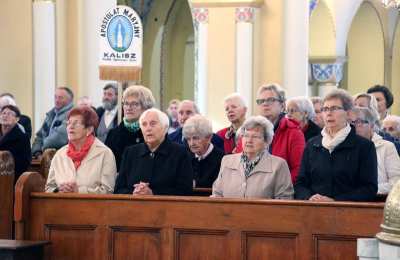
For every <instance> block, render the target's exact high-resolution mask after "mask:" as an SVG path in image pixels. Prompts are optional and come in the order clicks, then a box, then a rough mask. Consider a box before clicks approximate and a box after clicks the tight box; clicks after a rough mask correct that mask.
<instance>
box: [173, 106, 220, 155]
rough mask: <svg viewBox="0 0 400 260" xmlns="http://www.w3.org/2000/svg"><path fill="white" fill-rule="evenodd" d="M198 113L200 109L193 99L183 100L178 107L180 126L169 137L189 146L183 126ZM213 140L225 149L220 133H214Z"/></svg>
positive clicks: (216, 144) (217, 145)
mask: <svg viewBox="0 0 400 260" xmlns="http://www.w3.org/2000/svg"><path fill="white" fill-rule="evenodd" d="M197 114H199V109H198V108H197V106H196V104H195V103H194V102H193V101H191V100H183V101H182V102H181V103H180V104H179V107H178V122H179V126H180V127H179V128H178V129H177V130H176V131H175V132H173V133H171V134H169V135H168V139H169V140H171V141H173V142H175V143H178V144H181V145H184V146H186V147H187V146H188V144H187V142H186V140H185V139H184V137H183V135H182V127H183V125H184V124H185V122H186V120H187V119H189V118H190V117H192V116H194V115H197ZM211 142H212V143H213V144H214V145H215V146H216V147H218V148H219V149H220V150H222V151H223V150H224V141H223V140H222V139H221V137H219V136H218V135H216V134H213V135H212V138H211Z"/></svg>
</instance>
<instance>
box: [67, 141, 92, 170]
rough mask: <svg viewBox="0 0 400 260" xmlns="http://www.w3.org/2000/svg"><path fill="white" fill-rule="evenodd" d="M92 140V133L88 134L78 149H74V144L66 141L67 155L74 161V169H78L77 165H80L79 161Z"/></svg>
mask: <svg viewBox="0 0 400 260" xmlns="http://www.w3.org/2000/svg"><path fill="white" fill-rule="evenodd" d="M94 140H95V138H94V135H89V136H88V137H87V138H86V140H85V143H84V144H83V146H82V148H81V149H80V150H76V148H75V146H74V145H73V144H72V143H71V142H69V143H68V149H67V156H68V157H69V158H71V160H72V162H73V163H74V166H75V170H78V168H79V166H81V163H82V161H83V159H85V157H86V155H87V154H88V153H89V150H90V147H92V144H93V143H94Z"/></svg>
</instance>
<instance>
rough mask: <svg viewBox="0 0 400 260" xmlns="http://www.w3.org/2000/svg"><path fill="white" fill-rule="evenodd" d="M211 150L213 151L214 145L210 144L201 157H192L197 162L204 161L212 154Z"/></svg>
mask: <svg viewBox="0 0 400 260" xmlns="http://www.w3.org/2000/svg"><path fill="white" fill-rule="evenodd" d="M213 149H214V145H213V144H212V143H210V145H209V146H208V149H207V151H206V152H205V153H204V154H203V155H197V154H194V156H195V158H196V159H197V160H199V161H201V160H204V159H205V158H206V157H207V156H208V155H209V154H210V153H211V152H212V150H213Z"/></svg>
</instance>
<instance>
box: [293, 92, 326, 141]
mask: <svg viewBox="0 0 400 260" xmlns="http://www.w3.org/2000/svg"><path fill="white" fill-rule="evenodd" d="M286 113H287V114H286V117H287V118H290V119H292V120H294V121H296V122H298V123H299V125H300V128H301V131H302V132H303V134H304V138H305V139H306V142H307V141H308V140H309V139H311V138H312V137H314V136H317V135H319V134H321V128H320V127H319V126H318V125H317V124H315V123H314V122H313V119H314V117H315V111H314V107H313V104H312V103H311V101H310V100H309V99H308V98H306V97H294V98H291V99H289V100H288V101H287V103H286Z"/></svg>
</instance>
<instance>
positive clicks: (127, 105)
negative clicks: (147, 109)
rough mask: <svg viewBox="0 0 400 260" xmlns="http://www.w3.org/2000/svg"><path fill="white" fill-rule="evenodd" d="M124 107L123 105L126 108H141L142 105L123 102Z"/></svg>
mask: <svg viewBox="0 0 400 260" xmlns="http://www.w3.org/2000/svg"><path fill="white" fill-rule="evenodd" d="M122 105H123V106H124V107H129V108H139V107H141V105H140V103H139V102H131V103H128V102H122Z"/></svg>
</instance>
